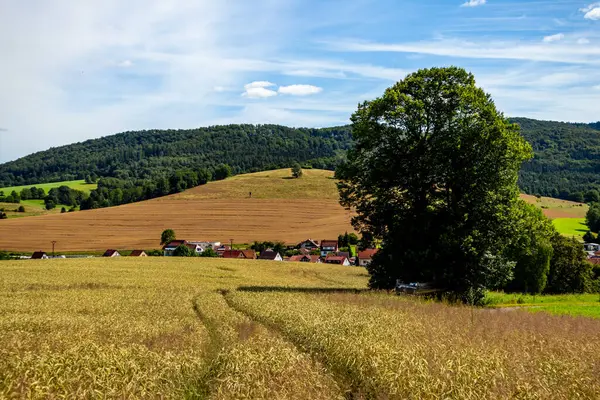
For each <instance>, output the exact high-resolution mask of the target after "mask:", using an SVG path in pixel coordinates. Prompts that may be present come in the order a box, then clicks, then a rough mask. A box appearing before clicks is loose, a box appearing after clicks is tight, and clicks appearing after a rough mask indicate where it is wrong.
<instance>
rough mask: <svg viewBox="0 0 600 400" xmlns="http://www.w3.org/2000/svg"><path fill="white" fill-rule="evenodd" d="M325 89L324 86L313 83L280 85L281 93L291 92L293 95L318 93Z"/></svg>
mask: <svg viewBox="0 0 600 400" xmlns="http://www.w3.org/2000/svg"><path fill="white" fill-rule="evenodd" d="M322 91H323V88H320V87H318V86H313V85H289V86H280V87H279V90H278V92H279V93H281V94H291V95H292V96H307V95H310V94H317V93H320V92H322Z"/></svg>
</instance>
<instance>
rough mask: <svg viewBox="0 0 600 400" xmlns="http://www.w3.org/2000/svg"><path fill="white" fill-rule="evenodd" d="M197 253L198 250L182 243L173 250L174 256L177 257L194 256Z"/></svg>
mask: <svg viewBox="0 0 600 400" xmlns="http://www.w3.org/2000/svg"><path fill="white" fill-rule="evenodd" d="M195 255H196V252H195V251H194V250H192V249H190V248H189V247H187V246H186V245H185V244H180V245H179V246H177V248H176V249H175V250H174V251H173V256H175V257H194V256H195Z"/></svg>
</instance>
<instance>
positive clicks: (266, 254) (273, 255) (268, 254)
mask: <svg viewBox="0 0 600 400" xmlns="http://www.w3.org/2000/svg"><path fill="white" fill-rule="evenodd" d="M258 259H259V260H271V261H283V258H282V257H281V254H279V253H278V252H276V251H273V249H267V250H265V251H263V252H262V253H260V256H258Z"/></svg>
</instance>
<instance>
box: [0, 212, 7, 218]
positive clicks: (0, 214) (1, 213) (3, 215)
mask: <svg viewBox="0 0 600 400" xmlns="http://www.w3.org/2000/svg"><path fill="white" fill-rule="evenodd" d="M7 218H8V215H6V213H5V212H4V211H0V219H7Z"/></svg>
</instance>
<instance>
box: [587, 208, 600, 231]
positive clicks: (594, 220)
mask: <svg viewBox="0 0 600 400" xmlns="http://www.w3.org/2000/svg"><path fill="white" fill-rule="evenodd" d="M585 223H586V224H587V226H588V228H590V229H591V230H592V232H600V203H593V204H591V205H590V208H589V210H588V211H587V213H586V215H585Z"/></svg>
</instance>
